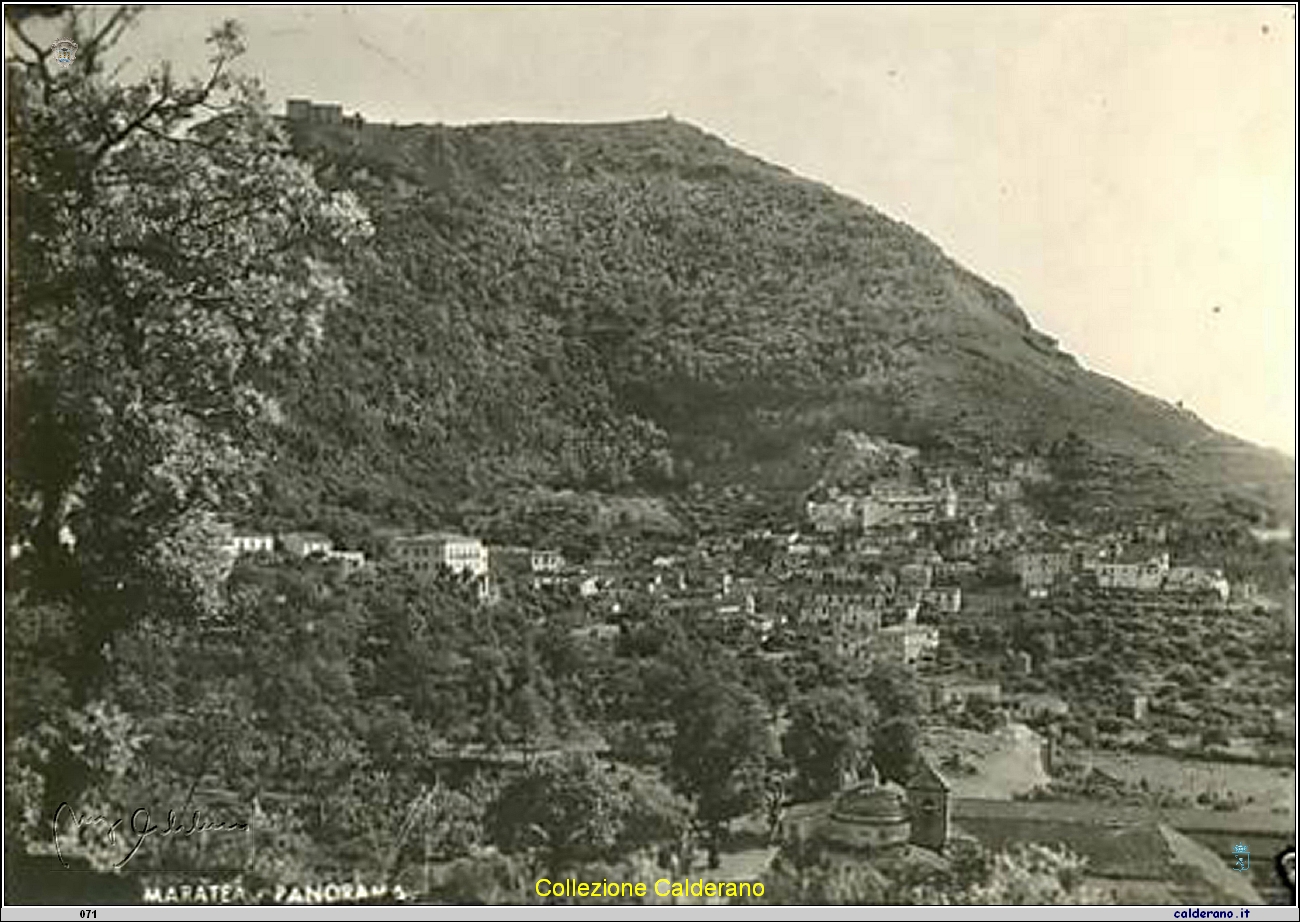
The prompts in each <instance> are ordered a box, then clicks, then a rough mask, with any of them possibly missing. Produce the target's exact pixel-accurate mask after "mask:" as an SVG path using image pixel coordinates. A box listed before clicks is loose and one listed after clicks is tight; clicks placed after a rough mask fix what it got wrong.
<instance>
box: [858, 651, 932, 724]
mask: <svg viewBox="0 0 1300 922" xmlns="http://www.w3.org/2000/svg"><path fill="white" fill-rule="evenodd" d="M862 686H863V688H864V689H865V690H866V692H867V696H868V697H869V698H870V699H871V703H872V704H874V705H875V707H876V712H877V713H878V714H880V715H881V717H882V718H883V719H886V720H889V719H894V718H902V717H910V718H913V719H915V718H917V717H919V716H920V713H921V696H920V692H919V690H918V688H917V684H916V674H915V673H914V672H913V671H912V670H911V669H909V668H908V667H906V666H902V665H899V664H897V663H879V664H877V665H876V666H874V667H873V668H872V669H871V671H870V672H869V673H867V676H866V678H865V679H864V680H863V683H862Z"/></svg>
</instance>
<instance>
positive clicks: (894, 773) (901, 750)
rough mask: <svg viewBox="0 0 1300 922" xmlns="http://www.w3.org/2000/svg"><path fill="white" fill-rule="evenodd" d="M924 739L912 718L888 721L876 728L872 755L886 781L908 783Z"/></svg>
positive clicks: (882, 778) (883, 779)
mask: <svg viewBox="0 0 1300 922" xmlns="http://www.w3.org/2000/svg"><path fill="white" fill-rule="evenodd" d="M920 736H921V730H920V727H919V726H917V723H916V721H915V720H913V719H912V718H910V717H900V718H898V719H895V720H886V721H884V722H883V723H882V724H880V726H878V727H876V729H875V732H874V735H873V739H872V746H871V752H872V760H873V761H874V762H875V764H876V768H877V769H878V770H879V771H880V778H881V780H882V781H896V782H898V783H899V784H906V783H907V779H908V777H909V776H910V775H911V774H912V769H913V768H914V767H915V765H916V759H917V754H918V745H917V744H918V741H919V740H920Z"/></svg>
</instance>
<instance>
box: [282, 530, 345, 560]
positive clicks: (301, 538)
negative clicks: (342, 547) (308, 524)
mask: <svg viewBox="0 0 1300 922" xmlns="http://www.w3.org/2000/svg"><path fill="white" fill-rule="evenodd" d="M280 546H281V547H283V548H284V549H285V550H286V551H288V552H289V553H290V554H294V555H296V556H298V557H310V556H312V555H313V554H323V555H326V556H328V555H329V554H330V553H331V552H332V551H333V550H334V542H333V541H331V540H330V539H329V536H328V535H322V534H320V533H319V532H314V531H294V532H289V533H288V534H285V535H281V536H280Z"/></svg>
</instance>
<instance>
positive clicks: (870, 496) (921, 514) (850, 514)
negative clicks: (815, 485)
mask: <svg viewBox="0 0 1300 922" xmlns="http://www.w3.org/2000/svg"><path fill="white" fill-rule="evenodd" d="M805 512H806V514H807V516H808V521H809V522H810V523H811V524H812V526H813V528H814V529H815V530H816V531H818V532H822V533H825V532H853V531H856V532H862V533H866V534H871V533H873V532H877V531H881V530H884V529H889V528H894V527H906V526H914V525H928V524H931V523H934V522H936V521H941V520H951V519H954V518H956V516H957V491H956V490H954V489H953V488H952V485H951V484H946V485H944V486H942V487H940V488H938V489H924V488H917V487H915V486H912V485H910V484H906V483H898V482H892V481H887V482H878V483H874V484H872V485H871V488H870V490H869V491H868V492H866V493H840V492H839V491H838V490H837V489H832V490H831V491H830V492H829V494H828V495H827V496H826V498H824V499H821V500H814V499H810V500H808V502H807V503H806V505H805Z"/></svg>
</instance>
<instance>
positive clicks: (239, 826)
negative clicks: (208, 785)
mask: <svg viewBox="0 0 1300 922" xmlns="http://www.w3.org/2000/svg"><path fill="white" fill-rule="evenodd" d="M65 811H66V812H67V814H68V816H69V817H70V818H71V819H72V823H73V825H74V826H76V828H77V829H80V828H82V827H83V826H107V827H108V842H109V844H110V845H116V844H117V831H118V827H119V826H121V825H122V821H123V819H124V817H118V818H117V819H115V820H113V821H111V822H110V821H109V818H108V817H106V816H104V815H103V814H99V815H98V816H90V815H88V814H85V813H83V814H81V815H80V816H78V815H77V811H75V810H73V809H72V805H71V804H69V803H68V802H67V801H66V800H65V801H64V802H63V803H61V804H59V809H57V810H55V811H54V828H53V833H54V851H55V853H56V854H57V855H58V856H59V861H60V862H61V863H62V864H63V866H64V867H65V868H66V867H68V862H67V861H64V859H63V850H62V848H60V846H59V819H60V818H61V817H62V816H63V814H64V812H65ZM127 826H128V828H129V829H130V830H131V834H132V835H134V836H135V844H134V845H132V846H131V850H130V851H129V852H127V854H126V857H125V858H123V859H122V860H121V861H119V862H118V863H117V864H115V865H113V867H115V868H121V867H123V866H124V865H125V864H126V863H127V862H128V861H130V860H131V859H132V858H134V857H135V853H136V852H138V851H139V850H140V846H141V845H143V844H144V840H145V839H147V838H149V836H151V835H155V834H156V835H160V836H171V835H176V834H177V833H183V834H184V835H185V836H186V837H189V836H192V835H194V833H196V832H247V831H248V824H247V823H212V822H199V811H198V810H195V811H194V815H193V816H192V817H191V818H190V825H189V827H188V828H186V826H185V823H184V821H183V820H180V821H178V820H177V818H176V811H175V810H168V811H167V828H165V829H162V830H159V828H158V824H157V823H151V822H150V821H149V810H148V808H147V807H139V808H138V809H136V810H135V811H134V812H133V813H132V814H131V818H130V820H129V822H128V823H127ZM123 835H125V831H124V832H123Z"/></svg>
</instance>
